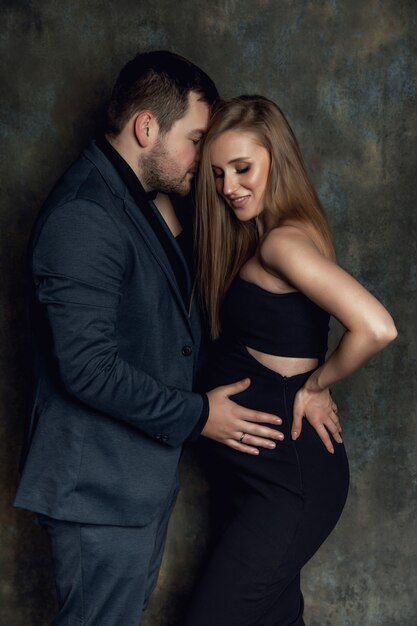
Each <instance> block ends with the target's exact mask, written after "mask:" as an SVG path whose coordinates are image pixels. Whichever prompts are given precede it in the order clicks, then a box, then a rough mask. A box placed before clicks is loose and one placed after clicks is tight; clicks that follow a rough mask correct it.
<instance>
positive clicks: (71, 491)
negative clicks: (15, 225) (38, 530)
mask: <svg viewBox="0 0 417 626" xmlns="http://www.w3.org/2000/svg"><path fill="white" fill-rule="evenodd" d="M159 219H160V220H161V223H162V225H163V228H165V229H166V230H168V229H167V227H166V225H165V223H164V221H163V219H162V218H161V217H160V216H159ZM168 232H169V231H168ZM169 236H171V234H170V233H169ZM173 243H174V245H176V243H175V240H174V242H173ZM178 254H179V255H180V258H181V259H182V262H184V263H185V261H184V258H183V256H182V254H181V251H180V250H179V248H178ZM31 266H32V274H33V279H34V290H35V302H36V304H35V309H36V310H35V326H34V332H35V340H36V383H37V384H36V394H35V399H34V404H33V412H32V416H31V423H30V428H29V435H28V441H27V454H26V459H25V463H24V466H23V472H22V478H21V482H20V485H19V488H18V492H17V496H16V500H15V504H16V506H19V507H23V508H28V509H30V510H33V511H37V512H40V513H44V514H46V515H49V516H51V517H54V518H56V519H65V520H68V521H79V522H84V523H99V524H115V525H119V524H120V525H143V524H146V523H148V522H149V521H150V520H151V519H152V518H153V517H154V516H155V515H157V513H158V511H159V509H160V507H161V506H163V503H164V501H165V499H166V497H167V495H168V494H169V492H170V491H171V490H172V489H173V488H174V486H175V482H176V468H177V464H178V460H179V456H180V452H181V445H182V443H183V442H184V440H185V439H186V438H187V437H188V436H189V434H190V433H191V432H192V430H193V428H194V427H195V425H196V424H197V422H198V421H199V419H200V415H201V412H202V408H203V399H202V397H201V396H200V395H198V394H195V393H192V392H191V389H192V386H193V380H194V375H195V370H196V362H197V355H198V348H199V342H200V323H199V316H198V312H197V310H196V309H195V307H193V308H192V309H191V312H190V313H189V312H188V311H187V309H186V306H185V304H184V300H183V297H182V296H181V293H180V290H179V287H178V284H177V281H176V280H175V276H174V274H173V271H172V267H171V265H170V263H169V261H168V259H167V257H166V255H165V252H164V250H163V248H162V246H161V244H160V242H159V240H158V238H157V236H156V235H155V232H154V231H153V230H152V228H151V227H150V225H149V223H148V222H147V220H146V219H145V218H144V216H143V215H142V213H141V210H140V208H139V207H138V205H137V204H136V203H135V202H134V200H133V198H132V196H131V195H130V194H129V192H128V190H127V187H126V185H125V183H124V182H123V180H122V179H121V178H120V176H119V174H118V173H117V171H116V170H115V169H114V167H113V165H112V164H111V163H110V161H109V160H108V159H107V158H106V156H105V155H104V154H103V153H102V152H101V151H100V150H99V149H98V147H97V146H96V145H95V143H94V142H93V143H92V144H91V145H90V146H89V147H88V148H87V149H86V150H85V151H84V152H83V154H82V155H81V157H80V158H79V160H78V161H77V162H76V163H75V164H74V165H73V166H72V168H71V169H70V170H69V171H68V172H67V173H66V174H65V176H64V177H63V179H61V181H60V182H59V183H58V184H57V186H56V187H55V189H54V190H53V191H52V193H51V195H50V197H49V198H48V200H47V202H46V204H45V206H44V207H43V210H42V211H41V214H40V216H39V218H38V221H37V223H36V225H35V229H34V233H33V237H32V243H31ZM186 271H187V277H188V280H190V277H189V274H188V268H186Z"/></svg>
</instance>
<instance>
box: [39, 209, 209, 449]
mask: <svg viewBox="0 0 417 626" xmlns="http://www.w3.org/2000/svg"><path fill="white" fill-rule="evenodd" d="M125 254H126V251H125V248H124V245H123V243H122V240H121V236H120V233H119V231H118V228H117V226H116V224H115V222H114V221H113V219H112V218H111V217H110V216H109V215H108V214H107V213H106V211H105V210H104V209H103V208H102V207H101V206H99V205H98V204H95V203H94V202H90V201H86V200H76V201H72V202H69V203H67V204H66V205H64V206H60V207H58V208H56V209H55V210H54V211H53V212H52V213H51V214H50V215H49V216H48V217H47V218H46V220H45V221H44V223H43V225H42V227H41V228H40V231H39V232H38V235H37V237H36V239H34V242H33V253H32V268H33V277H34V281H35V287H36V296H37V299H38V301H39V303H40V304H41V305H42V306H43V307H44V308H45V310H46V315H47V319H48V325H49V328H50V330H51V333H52V342H53V349H54V356H55V358H56V361H57V364H58V368H59V375H60V379H61V381H62V382H63V384H64V386H65V388H66V390H67V391H68V393H69V394H71V395H72V396H74V397H75V398H76V399H78V400H79V401H81V402H82V403H84V404H87V405H88V406H90V407H92V408H93V409H96V410H98V411H101V412H103V413H106V414H107V415H109V416H111V417H113V418H116V419H119V420H123V421H125V422H127V423H129V424H130V425H131V426H133V427H134V428H137V429H139V430H141V431H143V432H145V433H147V434H148V435H149V436H151V437H154V438H156V439H158V440H161V441H162V442H164V443H166V444H167V445H170V446H173V447H177V446H180V445H181V444H182V443H183V442H184V441H185V440H186V439H187V438H188V437H189V436H190V434H191V433H192V432H194V429H195V427H196V425H197V424H198V423H199V420H200V417H201V415H202V412H203V409H204V402H203V398H202V396H201V395H199V394H194V393H191V392H187V391H183V390H181V389H176V388H173V387H169V386H166V385H164V384H162V383H160V382H159V381H157V380H155V379H154V378H153V377H152V376H150V375H148V374H147V373H146V372H145V371H142V370H140V369H138V368H135V367H134V366H133V365H132V364H130V363H128V362H126V361H125V360H123V359H122V358H121V357H120V356H119V354H118V348H117V341H116V321H117V309H118V305H119V302H120V298H121V286H122V282H123V278H124V272H125V271H126V262H125ZM145 296H146V294H144V297H145Z"/></svg>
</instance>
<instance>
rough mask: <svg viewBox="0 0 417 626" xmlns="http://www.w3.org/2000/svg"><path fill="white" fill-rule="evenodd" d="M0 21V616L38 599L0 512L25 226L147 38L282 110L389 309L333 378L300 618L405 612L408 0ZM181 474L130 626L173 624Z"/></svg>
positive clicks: (7, 514)
mask: <svg viewBox="0 0 417 626" xmlns="http://www.w3.org/2000/svg"><path fill="white" fill-rule="evenodd" d="M0 17H1V24H2V27H1V33H0V46H1V48H0V52H1V61H2V69H1V95H2V98H1V121H0V137H1V144H2V145H1V148H2V149H1V174H0V176H1V179H0V180H1V187H0V188H1V198H2V202H1V212H0V228H1V232H0V237H1V257H0V268H1V282H0V293H1V314H0V333H1V348H2V349H1V357H0V358H1V362H0V367H1V376H0V410H1V421H0V435H1V438H0V441H1V444H0V445H1V451H0V469H1V479H0V480H1V482H0V567H1V571H0V624H1V626H45V625H46V624H49V623H50V620H51V616H52V614H53V610H54V602H55V600H54V595H53V583H52V577H51V563H50V556H49V553H48V550H47V546H46V543H45V539H44V537H43V535H42V533H41V532H40V530H39V529H38V527H37V526H36V523H35V521H34V517H33V516H32V514H30V513H28V512H24V511H18V510H14V509H12V508H11V506H10V503H11V501H12V498H13V495H14V491H15V486H16V482H17V464H18V457H19V450H20V445H21V437H22V428H23V421H24V415H25V412H26V404H27V395H28V390H27V387H28V383H27V381H28V378H29V371H30V364H29V360H30V359H29V356H28V348H27V336H28V331H27V323H26V311H25V300H24V295H23V294H24V290H25V287H24V257H25V248H26V243H27V239H28V235H29V231H30V228H31V225H32V223H33V220H34V218H35V215H36V213H37V211H38V209H39V206H40V205H41V203H42V201H43V199H44V198H45V196H46V194H47V192H48V190H49V189H50V187H51V185H52V184H53V183H54V181H55V180H56V179H57V177H58V176H59V175H60V174H61V173H62V172H63V171H64V169H65V168H66V167H67V166H68V165H69V164H70V163H71V161H72V160H73V159H74V158H75V157H76V156H77V155H78V153H79V151H80V150H81V149H82V147H83V146H84V145H85V144H86V142H87V141H88V140H89V138H90V136H91V135H92V133H93V132H94V129H95V125H96V121H97V119H98V116H99V111H100V109H101V108H102V105H103V102H104V101H105V99H106V98H107V96H108V93H109V88H110V86H111V85H112V83H113V81H114V80H115V77H116V75H117V72H118V70H119V68H120V67H121V65H122V64H124V63H125V62H126V61H127V60H128V59H129V58H130V57H131V56H133V55H134V54H135V53H136V52H137V51H138V50H148V49H152V48H167V49H170V50H174V51H177V52H179V53H181V54H184V55H185V56H188V57H190V58H191V59H192V60H193V61H195V62H196V63H198V64H200V65H201V66H202V67H204V68H205V69H206V70H207V71H208V73H209V74H211V75H212V76H213V78H214V79H215V80H216V82H217V84H218V86H219V88H220V90H221V92H222V93H223V94H224V95H225V96H232V95H236V94H237V93H243V92H252V93H253V92H258V93H261V94H264V95H267V96H269V97H271V98H273V99H275V100H276V101H277V102H278V103H279V104H280V105H281V106H282V108H283V109H284V111H285V112H286V113H287V115H288V118H289V120H290V122H291V123H292V125H293V127H294V129H295V131H296V133H297V135H298V137H299V140H300V143H301V146H302V149H303V151H304V154H305V157H306V161H307V163H308V167H309V170H310V172H311V175H312V177H313V179H314V181H315V183H316V186H317V189H318V191H319V194H320V197H321V199H322V201H323V203H324V205H325V206H326V208H327V210H328V213H329V216H330V220H331V224H332V226H333V228H334V231H335V235H336V241H337V245H338V250H339V258H340V262H341V264H342V265H343V266H345V267H346V268H348V269H349V270H350V271H351V272H352V273H353V274H354V275H355V276H357V277H358V278H359V279H360V280H361V281H362V282H363V283H364V284H365V285H366V286H367V287H369V288H370V289H371V290H372V291H373V292H374V293H375V294H376V295H377V296H378V297H379V298H380V299H381V300H382V301H383V302H384V303H385V304H386V305H387V307H388V308H389V310H390V311H391V312H392V314H393V316H394V318H395V320H396V322H397V325H398V328H399V332H400V335H399V338H398V340H397V341H396V342H395V344H393V345H392V346H391V347H390V348H389V349H387V350H386V352H385V353H383V354H382V355H379V356H378V357H376V358H375V359H374V360H373V361H372V362H371V363H370V364H368V365H367V366H366V367H365V368H363V370H362V371H361V372H359V373H357V374H356V375H354V376H353V377H352V378H351V379H350V380H348V381H346V382H344V383H343V384H340V385H339V387H338V389H337V391H336V394H337V401H338V404H339V408H340V413H341V415H342V416H343V418H344V419H343V422H344V432H345V440H346V443H347V446H348V448H349V451H350V459H351V466H352V487H351V491H350V497H349V501H348V504H347V507H346V510H345V513H344V515H343V518H342V520H341V522H340V523H339V525H338V527H337V529H336V531H335V532H334V534H333V535H332V537H331V538H330V539H329V541H328V542H327V544H326V545H325V546H324V547H323V548H322V549H321V551H320V553H319V554H318V555H316V556H315V557H314V559H313V561H312V562H311V563H310V564H309V565H308V566H307V567H306V568H305V573H304V577H303V586H304V591H305V596H306V616H307V624H308V625H309V626H330V625H331V626H415V625H416V624H417V601H416V597H417V596H416V583H417V581H416V573H415V565H416V556H417V550H416V538H417V535H416V530H415V520H416V500H415V496H416V478H417V471H416V447H415V443H416V425H415V418H416V411H415V394H416V370H417V368H416V354H417V346H416V339H415V335H416V327H415V324H414V321H415V317H416V312H417V311H416V297H415V296H416V290H417V269H416V256H415V255H416V235H417V231H416V200H417V195H416V190H415V187H416V173H417V172H416V157H415V144H416V121H417V120H416V117H417V113H416V110H417V107H416V94H417V87H416V82H415V78H416V75H417V67H416V40H415V36H416V32H417V6H416V2H415V1H413V0H409V1H404V0H366V1H365V2H363V0H322V1H318V0H317V1H312V0H310V1H307V0H294V1H292V2H291V1H290V0H211V1H210V2H207V1H206V0H158V1H157V2H156V1H155V0H139V1H138V0H134V1H133V0H118V1H117V2H113V1H112V0H90V1H87V2H86V1H83V0H69V1H67V2H65V1H64V0H61V1H58V0H32V1H31V0H20V1H18V0H16V1H13V0H2V3H1V14H0ZM182 475H183V491H182V494H181V496H180V499H179V501H178V505H177V508H176V511H175V515H174V517H173V519H172V523H171V527H170V535H169V541H168V547H167V551H166V558H165V561H164V566H163V569H162V572H161V576H160V581H159V584H158V589H157V592H156V593H155V596H154V598H153V601H152V603H151V606H150V607H149V609H148V610H147V612H146V617H145V618H144V620H143V623H144V624H145V626H171V625H172V626H173V625H177V624H179V625H180V624H181V617H180V616H181V611H182V607H183V605H184V603H185V601H186V597H187V591H188V589H189V588H190V587H191V585H192V583H193V580H194V578H195V572H196V568H197V567H198V562H199V555H200V554H201V551H202V550H203V548H204V545H205V541H206V537H207V525H208V523H207V522H208V509H207V502H206V499H207V498H206V492H207V487H206V485H205V483H204V481H203V480H202V477H201V475H200V473H199V471H198V467H197V464H196V461H195V459H194V457H193V456H192V454H190V453H188V454H187V456H186V458H185V459H184V461H183V464H182ZM120 626H123V625H120Z"/></svg>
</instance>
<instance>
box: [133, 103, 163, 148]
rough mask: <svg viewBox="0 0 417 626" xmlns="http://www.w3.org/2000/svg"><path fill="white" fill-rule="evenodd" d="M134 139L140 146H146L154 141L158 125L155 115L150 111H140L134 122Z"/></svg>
mask: <svg viewBox="0 0 417 626" xmlns="http://www.w3.org/2000/svg"><path fill="white" fill-rule="evenodd" d="M134 131H135V136H136V139H137V141H138V143H139V145H140V146H141V147H142V148H148V147H150V146H152V144H153V143H154V142H155V140H156V137H157V135H158V132H159V126H158V123H157V121H156V119H155V116H154V115H153V114H152V113H151V112H150V111H142V112H141V113H139V115H138V116H137V117H136V119H135V122H134Z"/></svg>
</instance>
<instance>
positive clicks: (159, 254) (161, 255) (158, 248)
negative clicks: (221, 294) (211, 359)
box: [123, 197, 194, 334]
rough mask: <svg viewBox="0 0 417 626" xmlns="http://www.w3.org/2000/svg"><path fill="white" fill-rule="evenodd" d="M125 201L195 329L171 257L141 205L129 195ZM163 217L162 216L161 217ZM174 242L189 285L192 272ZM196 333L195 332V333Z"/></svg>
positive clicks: (133, 221)
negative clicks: (143, 212) (169, 257)
mask: <svg viewBox="0 0 417 626" xmlns="http://www.w3.org/2000/svg"><path fill="white" fill-rule="evenodd" d="M123 202H124V206H125V211H126V213H127V215H128V216H129V218H130V220H131V221H132V223H133V224H134V226H135V227H136V229H137V230H138V232H139V234H140V235H141V237H142V239H143V241H144V242H145V244H146V246H147V247H148V249H149V251H150V252H151V253H152V255H153V256H154V258H155V260H156V262H157V263H158V265H159V266H160V268H161V270H162V271H163V272H164V274H165V276H166V277H167V279H168V281H169V284H170V287H171V289H172V291H173V294H174V296H175V298H176V300H177V303H178V306H179V307H180V309H181V311H182V313H183V314H184V317H185V318H186V320H187V324H188V326H189V328H190V330H191V331H193V328H192V325H191V320H190V317H189V315H188V311H187V309H186V306H185V303H184V299H183V297H182V294H181V291H180V289H179V286H178V281H177V279H176V277H175V274H174V272H173V271H172V266H171V263H170V262H169V259H168V258H167V256H166V254H165V250H164V249H163V247H162V245H161V243H160V241H159V239H158V237H157V236H156V235H155V233H154V231H153V229H152V228H151V226H150V225H149V223H148V221H147V219H146V218H145V217H144V216H143V215H142V213H141V212H140V209H139V207H138V206H137V204H136V203H135V202H134V201H133V200H131V199H130V198H129V197H125V198H124V199H123ZM161 219H162V218H161ZM163 227H164V228H167V226H166V224H165V223H164V224H163ZM174 244H175V246H176V248H178V254H179V256H180V259H181V262H182V263H183V264H184V267H185V271H186V276H187V281H188V283H189V286H190V284H191V278H190V273H189V271H188V267H187V266H186V263H185V259H184V257H183V254H182V252H181V250H180V249H179V246H178V244H177V243H176V242H175V241H174ZM193 334H194V333H193Z"/></svg>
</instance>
